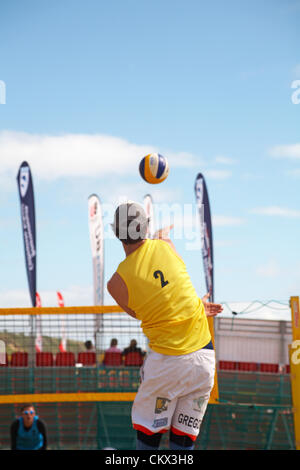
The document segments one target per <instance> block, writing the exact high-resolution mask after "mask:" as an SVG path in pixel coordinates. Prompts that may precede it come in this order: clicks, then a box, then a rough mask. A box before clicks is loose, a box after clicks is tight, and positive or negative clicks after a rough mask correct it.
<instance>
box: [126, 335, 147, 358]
mask: <svg viewBox="0 0 300 470" xmlns="http://www.w3.org/2000/svg"><path fill="white" fill-rule="evenodd" d="M130 352H137V353H139V354H140V355H141V356H143V357H144V356H145V354H146V353H145V351H142V350H141V348H138V347H137V341H136V340H135V339H132V340H131V341H130V344H129V346H128V347H127V348H125V349H124V351H123V353H122V355H123V357H125V356H126V355H127V354H128V353H130Z"/></svg>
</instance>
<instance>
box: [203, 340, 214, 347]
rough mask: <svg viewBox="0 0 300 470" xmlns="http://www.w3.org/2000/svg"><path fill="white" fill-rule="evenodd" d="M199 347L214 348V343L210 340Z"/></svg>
mask: <svg viewBox="0 0 300 470" xmlns="http://www.w3.org/2000/svg"><path fill="white" fill-rule="evenodd" d="M201 349H214V345H213V343H212V340H210V342H209V343H207V345H206V346H203V348H201Z"/></svg>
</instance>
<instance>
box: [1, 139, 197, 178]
mask: <svg viewBox="0 0 300 470" xmlns="http://www.w3.org/2000/svg"><path fill="white" fill-rule="evenodd" d="M152 152H160V153H162V154H163V155H165V156H166V158H167V159H168V161H169V165H170V167H171V169H172V167H178V168H179V167H180V168H190V167H193V166H194V165H196V163H197V164H199V158H197V157H196V156H195V155H193V154H190V153H184V152H178V153H176V152H172V151H171V152H163V151H162V150H161V149H158V148H156V147H154V146H152V145H137V144H134V143H131V142H128V141H126V140H125V139H121V138H118V137H112V136H108V135H101V134H93V135H91V134H64V135H54V136H51V135H40V134H28V133H25V132H13V131H2V132H0V163H1V165H0V178H1V177H2V176H6V175H11V174H13V175H14V176H16V174H17V171H18V168H19V165H20V164H21V162H22V161H23V160H26V161H27V162H28V163H29V165H30V167H31V168H32V171H33V172H34V174H35V175H37V176H39V178H41V179H44V180H54V179H56V178H60V177H86V176H88V177H97V176H101V177H103V176H106V175H108V174H115V175H124V174H132V173H133V172H137V171H138V165H139V162H140V160H141V158H142V157H143V156H145V155H147V154H148V153H152Z"/></svg>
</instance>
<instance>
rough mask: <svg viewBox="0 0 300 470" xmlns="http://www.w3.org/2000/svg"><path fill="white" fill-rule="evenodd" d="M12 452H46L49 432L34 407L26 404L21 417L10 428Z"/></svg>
mask: <svg viewBox="0 0 300 470" xmlns="http://www.w3.org/2000/svg"><path fill="white" fill-rule="evenodd" d="M10 438H11V450H46V449H47V430H46V426H45V423H44V422H43V421H41V420H40V419H39V417H38V416H37V415H36V413H35V409H34V406H33V405H31V404H26V405H24V406H22V408H21V416H20V417H19V418H17V419H16V420H15V421H13V423H12V424H11V427H10Z"/></svg>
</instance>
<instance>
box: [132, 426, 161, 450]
mask: <svg viewBox="0 0 300 470" xmlns="http://www.w3.org/2000/svg"><path fill="white" fill-rule="evenodd" d="M161 437H162V433H160V432H156V433H151V432H150V431H148V430H147V429H143V430H141V429H140V430H137V436H136V448H137V450H157V449H159V444H160V440H161Z"/></svg>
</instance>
